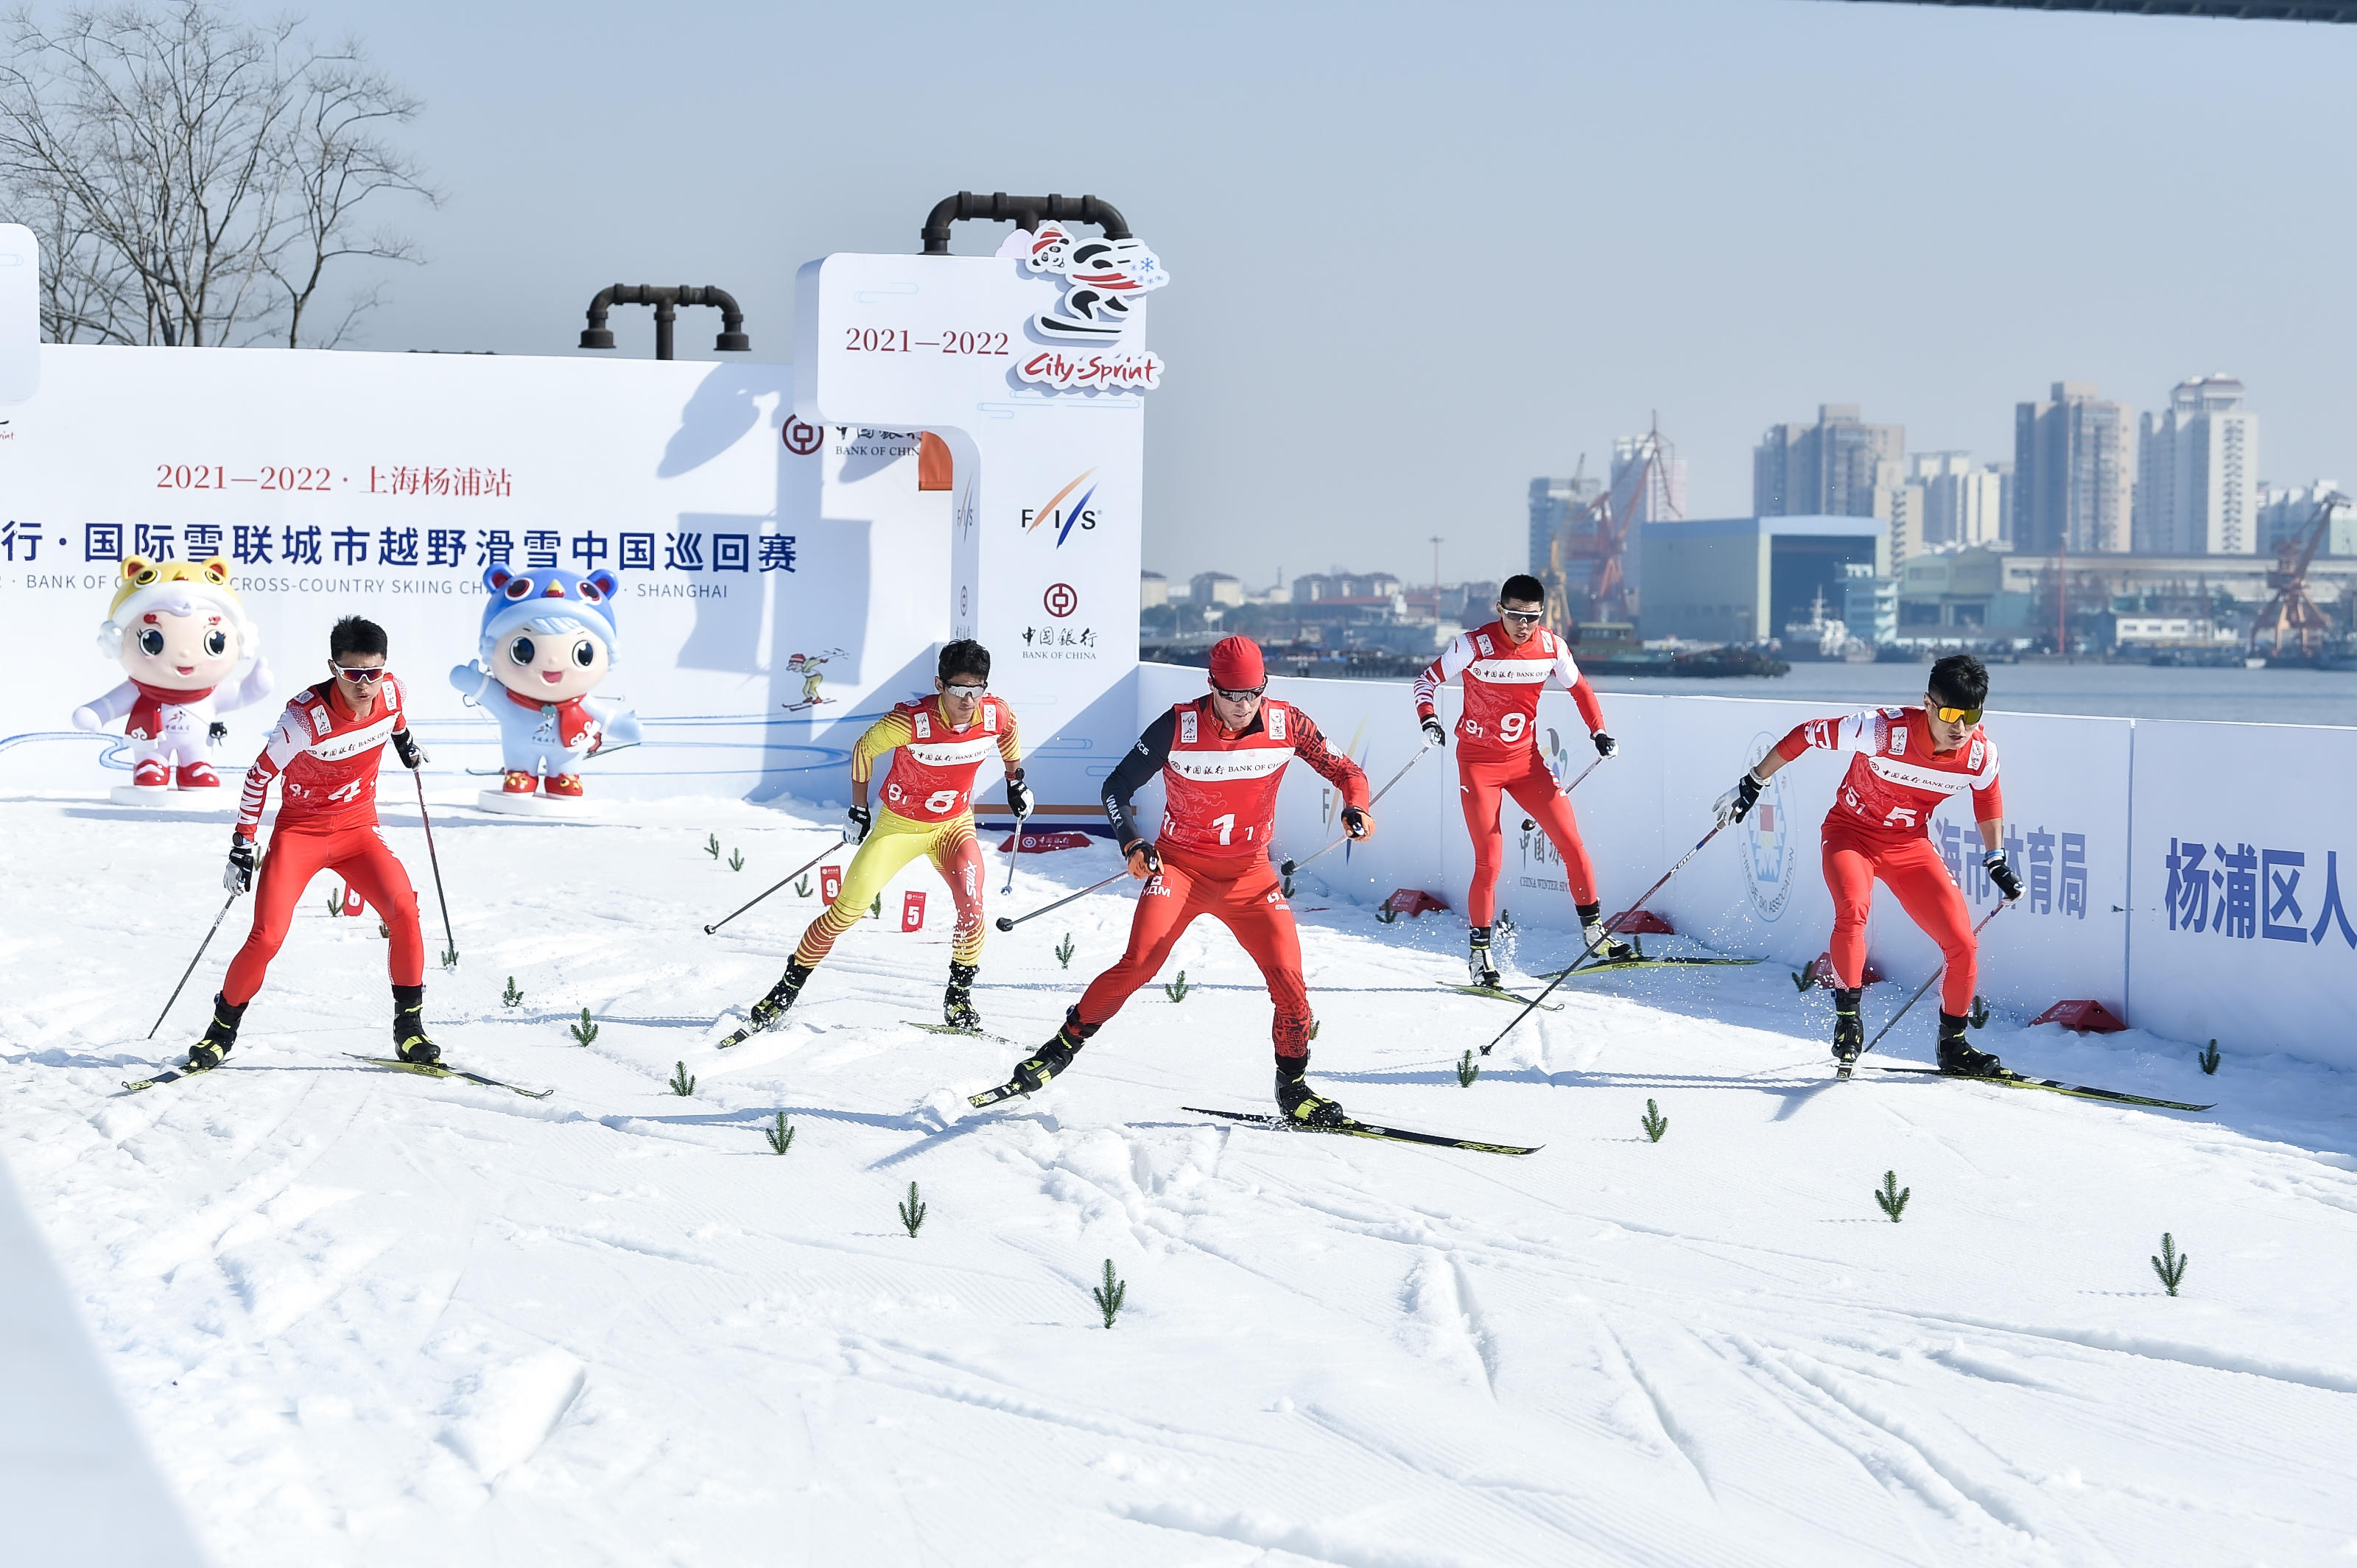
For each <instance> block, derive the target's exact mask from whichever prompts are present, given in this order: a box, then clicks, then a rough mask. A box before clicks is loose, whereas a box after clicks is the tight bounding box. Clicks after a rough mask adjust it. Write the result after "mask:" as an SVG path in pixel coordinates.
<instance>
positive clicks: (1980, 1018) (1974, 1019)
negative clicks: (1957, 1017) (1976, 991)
mask: <svg viewBox="0 0 2357 1568" xmlns="http://www.w3.org/2000/svg"><path fill="white" fill-rule="evenodd" d="M1964 1021H1965V1022H1966V1023H1968V1024H1970V1025H1971V1026H1973V1027H1974V1028H1975V1029H1986V1028H1987V1027H1988V1021H1989V1004H1988V998H1987V997H1986V996H1975V997H1974V998H1973V1010H1972V1011H1971V1012H1970V1013H1967V1014H1965V1015H1964Z"/></svg>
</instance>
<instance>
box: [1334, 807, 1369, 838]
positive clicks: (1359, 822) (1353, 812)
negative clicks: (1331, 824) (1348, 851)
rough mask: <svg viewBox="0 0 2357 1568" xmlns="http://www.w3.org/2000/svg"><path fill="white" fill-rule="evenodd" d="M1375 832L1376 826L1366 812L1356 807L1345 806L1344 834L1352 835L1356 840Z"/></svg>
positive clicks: (1343, 814) (1343, 816) (1343, 815)
mask: <svg viewBox="0 0 2357 1568" xmlns="http://www.w3.org/2000/svg"><path fill="white" fill-rule="evenodd" d="M1374 830H1375V824H1374V823H1373V822H1371V821H1369V820H1368V817H1367V813H1366V812H1364V811H1361V810H1360V809H1359V808H1358V807H1356V806H1345V807H1343V808H1342V831H1343V832H1346V833H1348V834H1350V835H1351V837H1352V838H1354V839H1362V838H1365V837H1366V836H1367V835H1368V834H1369V833H1371V832H1374Z"/></svg>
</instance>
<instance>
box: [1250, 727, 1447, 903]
mask: <svg viewBox="0 0 2357 1568" xmlns="http://www.w3.org/2000/svg"><path fill="white" fill-rule="evenodd" d="M1431 749H1432V748H1431V747H1430V746H1426V747H1425V748H1424V750H1423V751H1418V752H1417V753H1416V754H1415V756H1414V757H1409V758H1408V759H1407V761H1406V763H1405V765H1404V766H1403V767H1402V768H1400V770H1399V771H1398V772H1397V773H1394V774H1393V775H1392V778H1391V784H1386V785H1384V786H1383V788H1382V789H1378V790H1376V791H1375V793H1374V795H1373V797H1372V799H1371V800H1368V801H1367V810H1369V811H1373V810H1374V809H1375V801H1376V800H1382V799H1383V797H1384V796H1386V795H1388V794H1390V793H1391V792H1392V784H1396V783H1398V782H1399V781H1400V780H1401V779H1405V778H1406V777H1407V770H1408V768H1414V767H1415V765H1416V764H1417V763H1419V762H1422V761H1423V760H1424V752H1425V751H1429V750H1431ZM1350 838H1351V835H1350V834H1349V833H1344V834H1342V835H1341V836H1340V837H1339V838H1337V839H1336V840H1334V842H1333V843H1329V844H1328V845H1327V846H1326V848H1325V849H1321V850H1319V851H1318V852H1317V854H1312V855H1311V856H1310V857H1309V860H1295V859H1293V858H1291V857H1290V856H1287V857H1286V861H1285V864H1284V865H1280V866H1278V867H1277V868H1276V874H1277V875H1279V876H1290V875H1293V874H1294V873H1295V872H1297V871H1298V870H1300V869H1301V868H1302V867H1303V866H1305V865H1308V864H1309V861H1310V860H1316V859H1317V858H1318V855H1320V854H1326V853H1327V852H1328V851H1329V850H1331V849H1333V848H1334V847H1335V846H1336V845H1338V844H1343V843H1349V842H1350Z"/></svg>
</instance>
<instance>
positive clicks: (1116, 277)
mask: <svg viewBox="0 0 2357 1568" xmlns="http://www.w3.org/2000/svg"><path fill="white" fill-rule="evenodd" d="M1022 255H1023V264H1024V265H1025V266H1026V267H1028V269H1030V270H1031V271H1032V272H1035V273H1051V274H1056V275H1058V276H1060V277H1061V278H1062V279H1063V280H1064V297H1063V298H1062V299H1060V300H1059V301H1058V302H1057V305H1056V308H1055V309H1053V310H1043V311H1041V312H1040V313H1039V315H1037V316H1035V317H1032V318H1031V326H1032V328H1033V329H1034V330H1036V331H1038V332H1039V334H1040V335H1041V336H1042V337H1047V338H1066V339H1072V338H1083V339H1089V338H1093V339H1103V338H1118V337H1120V336H1121V334H1122V329H1123V328H1125V327H1127V326H1128V325H1129V312H1130V303H1131V301H1133V300H1135V299H1140V298H1143V297H1144V296H1145V295H1147V294H1150V293H1152V292H1153V291H1154V290H1156V289H1157V288H1160V287H1161V286H1162V285H1164V284H1167V283H1168V282H1169V281H1170V274H1168V273H1166V272H1164V271H1163V270H1162V263H1161V262H1159V261H1158V260H1157V259H1156V258H1155V254H1154V252H1151V251H1149V250H1147V249H1146V245H1145V243H1144V242H1142V241H1137V240H1127V239H1125V240H1090V239H1083V238H1081V237H1079V236H1077V235H1075V234H1073V233H1072V232H1071V231H1069V230H1067V229H1066V228H1065V227H1064V226H1063V225H1062V224H1060V223H1052V222H1051V223H1042V224H1040V225H1039V229H1038V230H1037V231H1035V232H1034V233H1033V234H1032V236H1031V239H1030V242H1029V243H1028V245H1026V246H1025V247H1024V249H1023V252H1022Z"/></svg>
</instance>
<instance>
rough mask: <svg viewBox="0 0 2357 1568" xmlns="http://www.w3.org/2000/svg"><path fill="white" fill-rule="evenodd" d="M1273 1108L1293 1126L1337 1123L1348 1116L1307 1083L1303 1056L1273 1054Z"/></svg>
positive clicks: (1307, 1062) (1306, 1067) (1335, 1124)
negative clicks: (1274, 1056) (1276, 1056)
mask: <svg viewBox="0 0 2357 1568" xmlns="http://www.w3.org/2000/svg"><path fill="white" fill-rule="evenodd" d="M1276 1108H1277V1109H1278V1110H1279V1111H1281V1112H1284V1113H1285V1119H1286V1121H1288V1122H1292V1123H1293V1124H1294V1125H1295V1126H1297V1127H1313V1128H1315V1127H1340V1125H1341V1124H1342V1123H1343V1122H1347V1121H1349V1120H1350V1117H1349V1115H1347V1114H1346V1113H1345V1112H1343V1110H1342V1108H1341V1106H1340V1105H1339V1104H1337V1103H1335V1102H1334V1101H1331V1100H1329V1099H1327V1098H1326V1097H1325V1096H1324V1095H1322V1094H1320V1093H1318V1091H1317V1090H1314V1089H1311V1088H1310V1087H1309V1058H1308V1057H1306V1056H1305V1057H1299V1058H1294V1057H1279V1058H1276Z"/></svg>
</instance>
